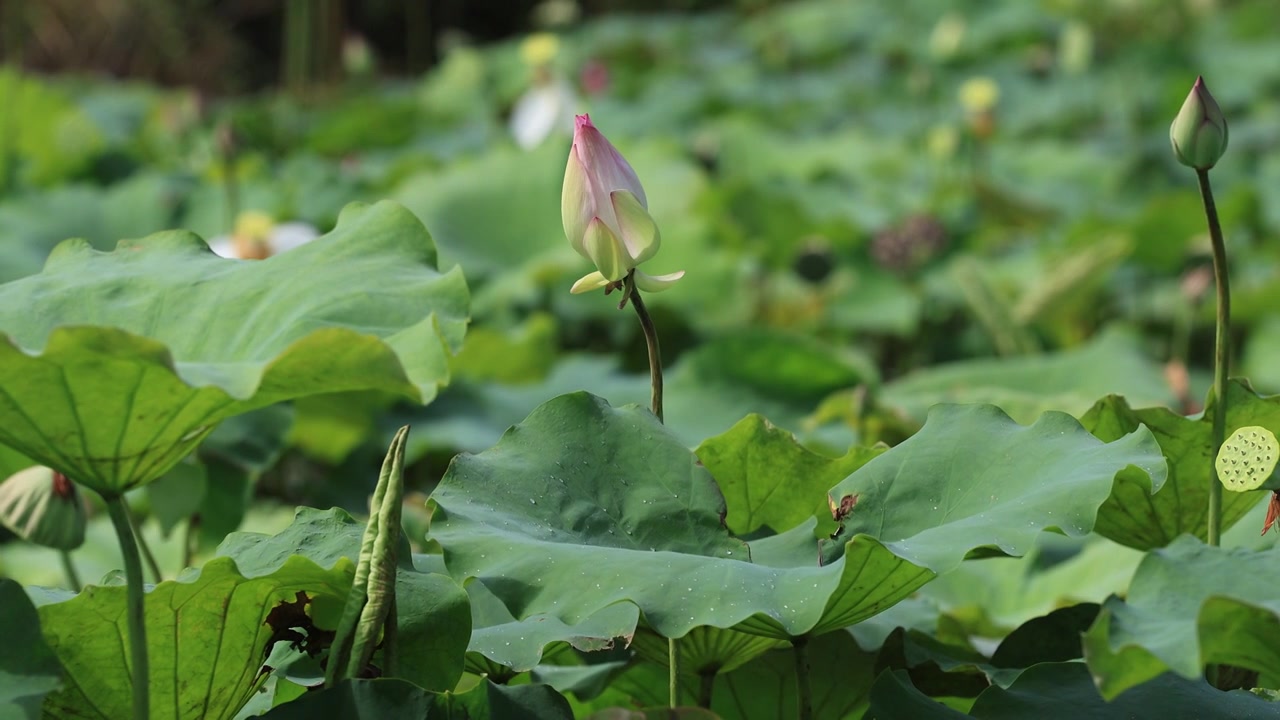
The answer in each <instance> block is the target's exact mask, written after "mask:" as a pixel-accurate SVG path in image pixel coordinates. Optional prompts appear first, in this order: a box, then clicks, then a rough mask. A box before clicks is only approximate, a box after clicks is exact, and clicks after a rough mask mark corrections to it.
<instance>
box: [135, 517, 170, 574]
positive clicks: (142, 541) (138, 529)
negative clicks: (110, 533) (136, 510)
mask: <svg viewBox="0 0 1280 720" xmlns="http://www.w3.org/2000/svg"><path fill="white" fill-rule="evenodd" d="M125 517H127V518H129V529H130V530H132V531H133V536H134V537H135V538H137V540H138V548H139V549H140V550H142V559H143V560H145V561H146V563H147V570H148V571H149V572H150V573H151V578H152V580H154V581H155V582H157V583H159V582H160V581H162V580H164V576H163V575H161V574H160V563H158V562H156V556H155V553H153V552H151V546H149V545H147V539H146V538H144V537H142V526H141V525H139V524H138V520H137V518H135V517H134V516H133V513H131V512H127V508H126V512H125Z"/></svg>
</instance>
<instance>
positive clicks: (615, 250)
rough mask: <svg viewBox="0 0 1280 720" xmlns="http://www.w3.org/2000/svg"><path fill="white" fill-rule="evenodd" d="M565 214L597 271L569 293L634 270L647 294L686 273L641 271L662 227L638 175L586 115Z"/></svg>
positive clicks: (577, 132)
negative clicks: (650, 207) (663, 273)
mask: <svg viewBox="0 0 1280 720" xmlns="http://www.w3.org/2000/svg"><path fill="white" fill-rule="evenodd" d="M560 211H561V215H562V219H563V221H564V232H565V235H566V236H567V237H568V238H569V243H570V244H571V245H572V246H573V249H574V250H576V251H578V254H579V255H582V256H583V257H585V258H587V259H589V260H591V262H593V263H595V266H596V270H597V271H596V272H593V273H590V274H588V275H586V276H585V277H583V278H582V279H580V280H578V281H577V282H576V283H574V284H573V288H572V289H571V291H570V292H574V293H583V292H589V291H591V290H595V289H598V288H602V287H605V286H611V285H614V284H615V283H617V282H619V281H621V280H623V279H625V278H626V277H627V275H628V273H630V272H631V271H633V270H635V286H636V287H637V288H639V289H641V290H645V291H648V292H658V291H660V290H665V289H667V288H669V287H671V285H672V284H673V283H675V281H676V280H679V279H680V278H681V277H683V276H684V271H680V272H674V273H670V274H668V275H656V276H654V275H647V274H645V273H643V272H641V271H639V270H636V268H637V267H638V266H639V265H640V263H643V262H644V261H646V260H648V259H649V258H652V257H653V256H654V255H655V254H657V252H658V246H659V245H660V243H661V238H660V235H659V233H658V226H657V224H656V223H654V221H653V218H652V217H650V215H649V204H648V201H647V200H646V199H645V194H644V188H643V187H641V186H640V178H638V177H637V176H636V172H635V170H632V169H631V165H630V164H629V163H627V161H626V159H625V158H623V157H622V155H621V154H620V153H619V152H618V150H617V149H616V148H614V147H613V144H612V143H610V142H609V141H608V140H607V139H606V138H605V136H604V135H602V134H600V131H599V130H597V129H596V127H595V125H592V124H591V118H590V117H589V116H587V115H578V116H577V117H576V118H575V119H574V131H573V148H572V149H571V150H570V151H569V164H568V166H567V167H566V168H565V172H564V191H563V194H562V195H561V198H560Z"/></svg>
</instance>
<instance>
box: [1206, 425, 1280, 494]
mask: <svg viewBox="0 0 1280 720" xmlns="http://www.w3.org/2000/svg"><path fill="white" fill-rule="evenodd" d="M1277 460H1280V442H1277V441H1276V436H1275V434H1274V433H1272V432H1271V431H1270V430H1268V429H1266V428H1264V427H1258V426H1256V425H1250V426H1246V427H1242V428H1240V429H1239V430H1236V431H1235V432H1233V433H1231V437H1229V438H1227V440H1226V442H1224V443H1222V447H1221V448H1220V449H1219V450H1218V457H1217V459H1216V460H1214V467H1215V468H1217V470H1218V480H1219V481H1221V482H1222V485H1223V487H1225V488H1226V489H1228V490H1231V491H1233V492H1249V491H1250V490H1257V489H1258V488H1260V487H1262V486H1263V484H1264V483H1266V482H1267V481H1268V480H1270V479H1271V473H1272V471H1273V470H1275V468H1276V461H1277Z"/></svg>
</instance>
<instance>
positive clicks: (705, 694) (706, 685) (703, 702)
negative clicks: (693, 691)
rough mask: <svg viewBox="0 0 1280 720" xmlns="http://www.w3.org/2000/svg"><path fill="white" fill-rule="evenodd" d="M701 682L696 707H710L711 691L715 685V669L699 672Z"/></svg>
mask: <svg viewBox="0 0 1280 720" xmlns="http://www.w3.org/2000/svg"><path fill="white" fill-rule="evenodd" d="M699 675H701V680H702V683H701V685H700V686H699V688H698V707H703V708H706V709H708V710H710V709H711V693H712V691H714V690H715V687H716V673H715V671H705V672H702V673H699Z"/></svg>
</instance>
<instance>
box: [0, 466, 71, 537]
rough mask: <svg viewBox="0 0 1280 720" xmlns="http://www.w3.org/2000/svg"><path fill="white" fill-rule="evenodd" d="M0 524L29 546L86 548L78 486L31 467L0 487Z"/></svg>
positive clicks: (10, 478) (47, 469)
mask: <svg viewBox="0 0 1280 720" xmlns="http://www.w3.org/2000/svg"><path fill="white" fill-rule="evenodd" d="M0 523H2V524H4V526H5V527H7V528H9V529H10V530H12V531H13V532H14V533H15V534H17V535H18V536H19V537H21V538H22V539H24V540H27V541H28V542H33V543H35V544H37V545H44V546H45V547H51V548H56V549H58V550H74V549H76V548H78V547H80V546H81V545H83V544H84V528H85V512H84V503H83V502H82V501H81V499H80V493H79V492H78V491H77V490H76V486H75V483H72V482H71V481H70V480H68V479H67V476H65V475H63V474H62V473H55V472H54V471H53V470H50V469H49V468H47V467H40V466H37V467H30V468H27V469H26V470H21V471H19V472H16V473H14V474H13V475H11V476H9V479H8V480H5V481H4V482H3V483H0Z"/></svg>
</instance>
